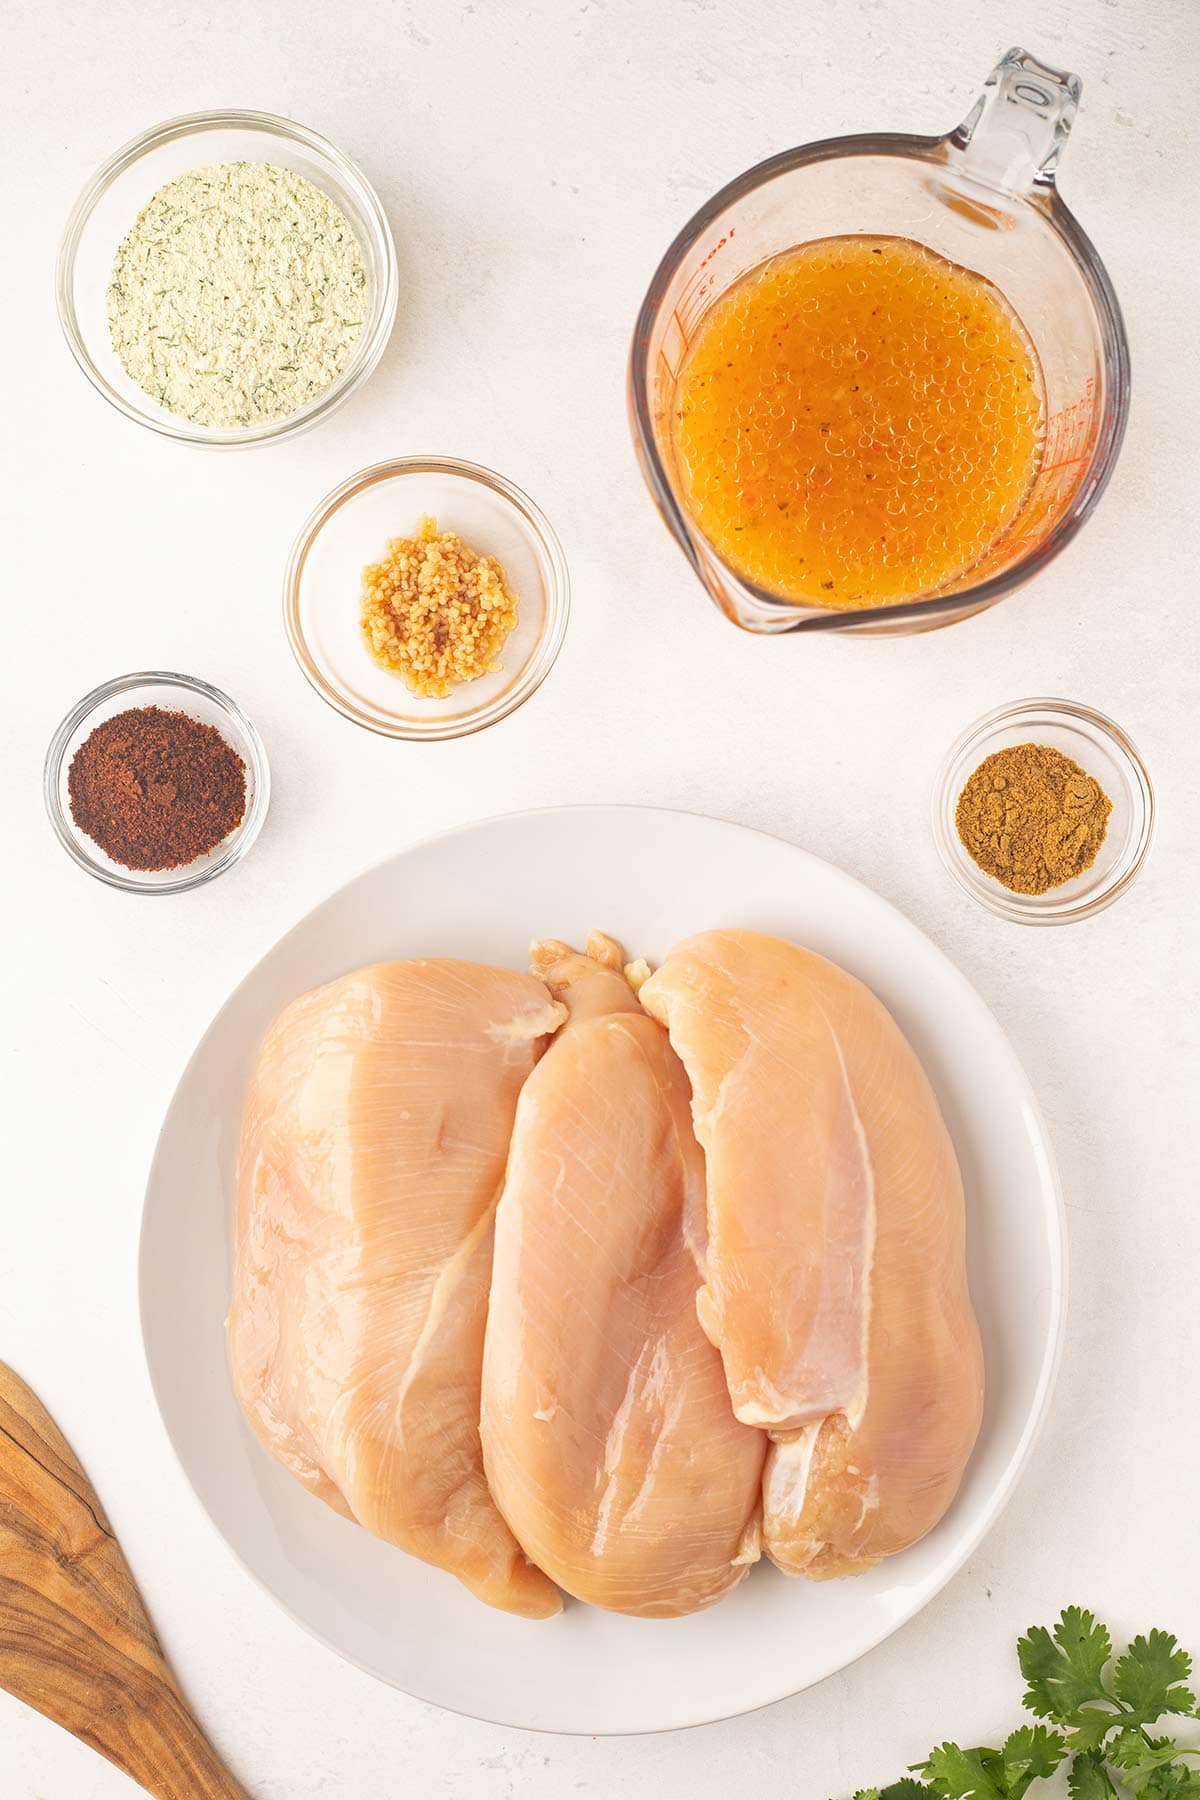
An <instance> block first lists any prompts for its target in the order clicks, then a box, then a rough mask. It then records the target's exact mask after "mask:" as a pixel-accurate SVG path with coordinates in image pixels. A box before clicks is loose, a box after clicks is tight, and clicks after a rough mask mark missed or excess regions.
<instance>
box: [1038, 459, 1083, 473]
mask: <svg viewBox="0 0 1200 1800" xmlns="http://www.w3.org/2000/svg"><path fill="white" fill-rule="evenodd" d="M1087 460H1088V459H1087V457H1086V456H1061V457H1060V458H1059V459H1058V461H1057V462H1052V463H1045V464H1044V465H1043V468H1042V474H1043V475H1053V473H1054V471H1055V470H1056V469H1073V468H1075V466H1076V465H1077V464H1078V463H1085V462H1086V461H1087Z"/></svg>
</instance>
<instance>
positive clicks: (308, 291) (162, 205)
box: [108, 162, 367, 431]
mask: <svg viewBox="0 0 1200 1800" xmlns="http://www.w3.org/2000/svg"><path fill="white" fill-rule="evenodd" d="M366 286H367V276H366V269H365V267H364V263H363V253H362V247H361V245H360V244H359V242H358V239H357V238H356V237H355V235H354V232H353V230H352V229H351V226H350V224H349V222H348V221H347V219H346V217H345V215H344V214H343V213H342V212H340V211H339V209H338V208H337V207H336V206H335V205H334V203H333V201H332V200H331V199H330V198H329V196H328V194H324V193H322V192H321V190H320V188H317V187H314V186H313V184H312V182H311V181H305V180H304V178H303V176H300V175H295V174H293V173H292V171H291V170H290V169H282V168H277V167H276V166H275V165H274V164H272V163H253V162H237V163H221V164H218V165H215V166H213V167H211V168H205V169H193V170H191V171H190V172H189V173H188V174H186V175H180V176H178V177H177V178H176V179H175V180H174V181H169V182H168V183H167V184H166V186H165V187H161V188H159V190H158V192H157V193H156V194H155V195H154V196H153V198H152V199H151V200H150V201H149V203H148V204H147V205H146V206H144V207H143V208H142V211H141V212H140V213H139V214H138V217H137V220H136V222H135V223H134V226H133V228H132V230H131V231H130V232H129V234H128V235H127V237H126V238H125V239H124V240H123V242H122V244H121V246H120V248H119V250H118V251H117V254H116V258H115V260H114V262H113V268H112V275H111V277H110V279H109V284H108V327H109V332H110V334H111V336H112V344H113V349H114V350H115V351H116V353H117V355H118V357H119V358H120V359H121V363H122V365H123V367H124V369H125V372H126V374H127V375H129V376H130V377H131V379H132V380H134V381H136V382H137V384H138V386H139V387H140V388H142V389H143V390H144V391H145V392H146V393H147V394H149V395H150V397H151V398H152V399H154V400H157V401H158V403H159V405H160V406H164V407H166V409H167V411H168V412H173V413H178V414H179V415H180V417H181V418H184V419H187V420H188V421H189V423H191V424H193V425H208V426H212V427H214V428H215V429H217V430H222V431H229V430H235V429H237V428H239V427H245V426H249V425H261V424H266V423H267V422H269V421H270V420H272V419H283V418H286V417H287V416H288V415H289V414H290V413H294V412H296V411H297V410H298V409H299V408H300V407H301V406H303V405H304V404H305V402H306V401H308V400H311V399H312V398H313V396H314V394H319V393H320V392H321V390H322V389H323V388H326V387H328V386H329V383H330V382H331V381H333V380H334V378H335V377H336V376H337V375H339V374H340V373H341V371H342V370H343V369H344V368H345V366H346V363H347V362H348V360H349V358H350V353H351V351H352V350H353V348H354V343H355V339H356V338H357V337H358V334H359V332H360V331H361V330H362V327H363V320H364V316H365V308H366Z"/></svg>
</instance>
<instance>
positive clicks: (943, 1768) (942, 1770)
mask: <svg viewBox="0 0 1200 1800" xmlns="http://www.w3.org/2000/svg"><path fill="white" fill-rule="evenodd" d="M919 1772H920V1773H921V1774H922V1775H924V1776H925V1777H926V1779H927V1780H928V1782H929V1785H930V1787H931V1788H932V1789H933V1791H934V1793H935V1794H941V1795H943V1796H944V1800H1008V1789H1007V1787H1006V1784H1005V1778H1004V1758H1003V1757H1002V1756H1001V1754H1000V1752H999V1751H998V1750H982V1749H981V1750H961V1749H960V1748H959V1746H958V1745H957V1744H939V1745H938V1747H937V1749H936V1750H931V1751H930V1752H929V1760H928V1761H927V1762H926V1763H924V1764H923V1765H922V1766H921V1768H920V1771H919Z"/></svg>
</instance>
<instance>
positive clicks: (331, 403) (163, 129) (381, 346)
mask: <svg viewBox="0 0 1200 1800" xmlns="http://www.w3.org/2000/svg"><path fill="white" fill-rule="evenodd" d="M218 130H231V131H238V130H248V131H262V132H264V133H267V134H274V135H275V136H277V137H283V138H287V139H289V140H290V141H291V142H293V143H297V144H301V145H303V147H304V148H305V149H307V150H310V151H312V152H313V154H314V155H315V156H317V157H318V158H322V159H324V160H325V161H326V162H328V163H329V164H331V166H332V167H333V168H334V169H335V170H336V171H337V173H338V175H339V176H340V177H341V178H342V180H343V181H344V182H345V184H346V186H347V187H349V188H350V189H351V190H352V191H353V192H354V194H355V197H356V199H357V200H358V202H359V205H360V207H361V209H362V213H363V216H364V218H365V219H366V220H367V223H368V226H369V228H370V232H371V235H372V238H373V241H374V248H375V250H376V253H377V254H378V256H379V260H380V262H381V264H382V267H383V278H382V281H381V282H380V284H379V294H378V298H377V304H376V316H375V319H374V322H373V324H372V325H371V327H370V336H369V337H368V340H367V345H366V349H365V353H364V355H363V358H362V361H361V362H360V363H359V365H358V367H357V368H356V369H354V370H353V371H350V372H347V371H343V373H342V374H341V375H339V376H338V377H336V378H335V380H333V381H332V382H331V383H330V384H329V386H328V387H326V388H323V389H322V390H321V392H320V393H319V394H317V395H315V396H314V398H313V399H312V400H310V401H309V402H308V403H307V404H306V406H303V407H301V408H300V409H299V411H297V412H294V413H290V414H288V415H287V416H286V417H285V418H282V419H273V420H270V421H268V422H267V423H266V424H263V425H258V426H253V427H251V428H250V429H249V430H246V431H243V432H240V433H238V434H237V435H234V436H230V435H226V436H219V435H215V434H214V433H212V432H211V431H209V430H208V429H207V428H206V427H202V426H196V425H190V424H188V423H186V422H184V423H176V422H175V421H174V420H173V419H171V418H170V416H169V415H164V417H163V418H161V419H160V418H158V417H157V416H155V415H153V414H151V413H149V412H147V411H145V410H143V408H142V407H140V406H139V405H137V404H136V403H135V402H134V401H132V400H129V399H127V398H126V397H125V396H124V395H123V394H120V393H118V392H117V390H116V389H115V388H114V387H113V386H112V385H111V384H110V383H109V382H108V381H107V380H106V379H105V377H104V376H103V375H102V374H101V372H100V370H99V368H98V367H97V365H96V363H95V362H94V361H93V359H92V356H91V353H90V352H89V350H88V348H87V345H86V344H85V342H84V339H83V334H82V332H81V330H80V327H79V320H78V317H77V315H76V311H75V300H74V293H73V278H74V271H75V257H76V254H77V252H78V249H79V241H80V239H81V237H82V236H83V231H84V228H85V226H86V225H87V223H88V220H89V219H90V218H91V215H92V213H93V212H94V210H95V208H96V206H97V204H98V203H99V201H100V200H101V199H102V197H103V196H104V194H105V193H107V191H108V189H109V188H110V187H111V185H112V183H113V182H114V181H115V180H116V178H117V176H118V175H123V174H124V173H125V171H126V170H127V169H130V168H132V167H133V165H134V164H135V163H136V162H138V161H139V160H140V159H141V158H142V157H143V156H145V155H147V154H148V153H149V152H150V151H152V150H156V149H158V148H159V147H160V146H161V145H163V144H169V143H172V142H174V141H175V140H176V139H177V138H183V137H190V136H192V135H194V134H197V135H198V134H200V133H202V132H205V131H218ZM54 286H55V295H56V299H57V302H58V320H59V324H60V325H61V327H62V332H63V336H64V337H65V339H66V342H67V348H68V349H69V350H70V352H71V355H72V356H73V358H74V359H75V362H76V363H77V365H78V366H79V368H80V369H81V370H82V371H83V373H84V374H85V375H86V376H87V378H88V380H89V381H90V382H91V384H92V386H93V387H94V388H95V389H96V392H97V393H98V394H100V395H102V396H103V398H104V399H105V400H107V401H108V403H109V405H110V406H113V407H115V408H116V410H117V411H118V412H119V413H122V414H123V415H124V417H125V418H127V419H132V420H133V422H134V423H135V424H137V425H144V426H145V427H146V429H147V430H148V431H153V432H156V433H157V434H158V435H159V436H160V437H165V438H171V439H173V440H174V441H175V442H176V443H182V444H191V445H193V446H195V447H196V448H197V449H202V450H248V449H253V448H255V447H256V446H257V445H259V444H267V443H278V442H279V441H280V440H281V439H282V438H286V437H291V436H293V435H294V434H296V433H298V432H301V431H306V430H307V429H308V428H309V427H310V426H312V425H315V424H317V423H318V422H319V421H320V420H321V419H324V418H325V417H327V415H328V414H329V413H330V412H332V411H333V410H334V408H335V407H336V406H339V405H340V404H341V402H342V401H343V400H345V399H348V398H349V396H350V395H351V394H352V393H354V392H355V390H356V389H357V388H359V387H360V386H361V385H362V383H363V382H365V381H366V379H367V378H368V376H369V375H371V374H372V373H373V371H374V370H375V368H376V366H377V365H378V363H379V360H380V358H381V357H382V355H383V352H384V350H385V349H386V347H387V343H388V339H389V338H390V337H391V334H392V327H393V325H394V324H395V321H396V304H397V297H398V292H399V278H398V274H397V263H396V246H395V242H394V240H393V238H392V232H391V227H390V226H389V224H388V220H387V214H386V213H385V212H384V210H383V204H382V202H381V200H380V198H379V196H378V194H377V193H376V192H375V189H374V187H373V186H372V184H371V182H370V181H369V180H368V179H367V177H366V175H365V174H364V173H363V171H362V169H360V168H359V166H358V164H357V163H356V162H353V161H352V160H351V158H350V157H348V156H345V155H344V154H343V153H342V151H340V150H339V149H338V148H337V146H336V145H335V144H333V143H331V142H330V141H329V139H328V138H326V137H323V136H322V135H321V133H320V132H318V131H313V130H312V129H311V128H310V127H309V126H307V125H301V124H299V123H298V122H297V121H296V120H294V119H285V118H283V117H282V116H281V115H279V114H277V113H268V112H256V111H252V110H248V109H245V108H240V107H223V108H217V109H214V110H211V111H205V112H194V113H180V114H177V115H176V116H175V117H174V118H170V119H164V120H163V121H162V123H161V124H159V125H152V126H151V127H150V129H149V130H148V131H143V132H141V133H139V135H138V136H137V137H135V138H130V140H129V141H128V143H125V144H122V145H121V146H120V148H119V149H117V150H114V151H113V153H112V155H111V156H110V157H109V158H108V159H107V161H106V162H104V163H102V164H101V166H100V168H99V169H97V170H96V172H95V174H94V175H93V176H92V177H91V179H90V180H89V181H87V182H86V183H85V185H84V187H83V189H82V190H81V192H80V193H79V195H78V197H77V199H76V201H75V204H74V205H73V206H72V208H71V211H70V213H69V214H68V215H67V222H66V225H65V226H64V228H63V235H62V239H61V241H60V244H59V250H58V260H57V263H56V265H55V275H54Z"/></svg>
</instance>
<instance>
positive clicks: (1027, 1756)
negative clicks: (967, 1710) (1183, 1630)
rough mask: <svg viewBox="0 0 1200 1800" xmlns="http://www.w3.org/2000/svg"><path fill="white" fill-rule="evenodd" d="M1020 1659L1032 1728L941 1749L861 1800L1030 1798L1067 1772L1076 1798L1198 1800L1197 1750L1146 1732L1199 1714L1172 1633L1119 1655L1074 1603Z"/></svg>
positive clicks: (1035, 1632) (1026, 1643)
mask: <svg viewBox="0 0 1200 1800" xmlns="http://www.w3.org/2000/svg"><path fill="white" fill-rule="evenodd" d="M1017 1659H1018V1661H1019V1663H1020V1666H1021V1673H1022V1675H1023V1676H1024V1677H1025V1694H1024V1705H1025V1707H1026V1708H1027V1710H1028V1711H1029V1712H1031V1713H1032V1714H1033V1716H1034V1718H1035V1720H1036V1721H1037V1723H1036V1724H1033V1725H1022V1726H1020V1727H1018V1729H1017V1730H1016V1731H1013V1732H1011V1733H1010V1734H1009V1736H1008V1737H1007V1738H1005V1740H1004V1742H1003V1744H1001V1746H1000V1748H999V1749H998V1750H996V1749H989V1748H987V1747H985V1746H979V1747H976V1748H975V1749H971V1750H964V1749H962V1748H961V1746H960V1745H958V1744H952V1743H945V1744H939V1745H938V1746H937V1747H936V1748H935V1749H933V1750H931V1751H930V1752H929V1755H928V1756H927V1757H926V1758H925V1761H924V1762H920V1763H914V1764H913V1765H912V1770H911V1773H910V1774H909V1775H906V1776H905V1777H904V1778H903V1779H902V1780H900V1781H894V1782H892V1783H891V1785H890V1786H889V1787H884V1788H861V1789H860V1790H859V1792H858V1793H857V1794H856V1795H855V1796H854V1800H1024V1795H1025V1794H1026V1793H1027V1792H1028V1790H1029V1788H1030V1787H1032V1786H1033V1784H1034V1783H1035V1782H1039V1781H1048V1780H1049V1779H1050V1777H1051V1776H1052V1775H1054V1774H1056V1773H1057V1771H1058V1770H1059V1769H1060V1768H1061V1767H1063V1765H1064V1764H1065V1765H1066V1769H1067V1792H1068V1795H1069V1797H1070V1800H1200V1744H1194V1745H1193V1744H1181V1743H1179V1742H1178V1741H1177V1740H1176V1739H1175V1738H1171V1737H1162V1736H1157V1737H1156V1736H1154V1735H1152V1733H1151V1731H1150V1729H1149V1728H1150V1726H1152V1725H1154V1724H1156V1723H1157V1722H1158V1720H1159V1719H1161V1718H1163V1717H1164V1716H1168V1715H1173V1716H1175V1717H1179V1718H1189V1719H1194V1718H1200V1711H1198V1710H1197V1706H1196V1696H1195V1694H1194V1692H1193V1691H1192V1689H1191V1687H1190V1686H1189V1681H1190V1678H1191V1673H1192V1659H1191V1657H1190V1656H1189V1655H1188V1653H1187V1651H1186V1650H1183V1649H1181V1648H1180V1646H1179V1644H1178V1642H1177V1641H1176V1640H1175V1638H1173V1637H1172V1636H1171V1635H1170V1633H1169V1632H1166V1631H1151V1632H1149V1633H1148V1634H1147V1635H1146V1636H1145V1637H1136V1638H1134V1640H1133V1642H1132V1643H1131V1644H1130V1645H1129V1647H1128V1649H1127V1650H1125V1651H1124V1652H1123V1653H1122V1654H1121V1655H1120V1656H1118V1657H1116V1658H1115V1659H1114V1656H1113V1644H1112V1637H1111V1635H1110V1634H1109V1631H1108V1627H1107V1626H1105V1625H1102V1624H1101V1623H1100V1621H1099V1620H1098V1619H1096V1618H1095V1617H1094V1616H1093V1615H1092V1614H1091V1613H1090V1612H1085V1611H1084V1610H1083V1608H1082V1607H1079V1606H1068V1607H1067V1609H1066V1611H1065V1612H1064V1613H1063V1615H1062V1617H1061V1618H1060V1619H1059V1621H1058V1623H1057V1625H1055V1626H1054V1628H1053V1629H1052V1630H1047V1628H1046V1627H1045V1626H1044V1625H1035V1626H1033V1627H1032V1629H1031V1630H1029V1631H1027V1632H1026V1634H1025V1636H1024V1637H1023V1638H1021V1639H1020V1641H1019V1643H1018V1644H1017Z"/></svg>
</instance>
